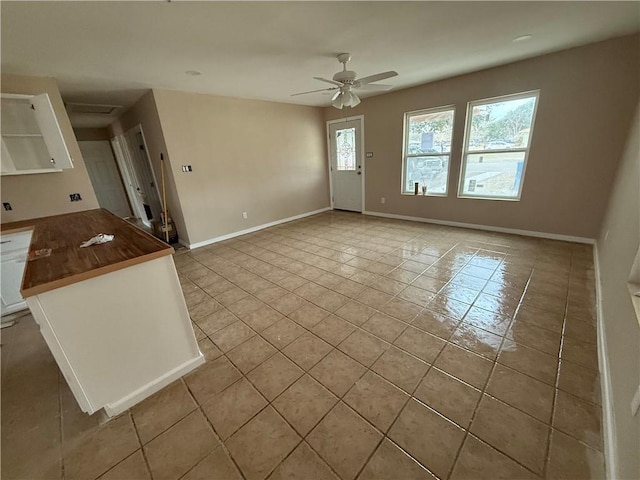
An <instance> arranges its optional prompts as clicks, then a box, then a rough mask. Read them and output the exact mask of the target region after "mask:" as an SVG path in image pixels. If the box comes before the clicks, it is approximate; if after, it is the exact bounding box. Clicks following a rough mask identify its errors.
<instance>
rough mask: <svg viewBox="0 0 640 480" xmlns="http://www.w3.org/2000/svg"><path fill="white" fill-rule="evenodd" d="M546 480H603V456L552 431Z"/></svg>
mask: <svg viewBox="0 0 640 480" xmlns="http://www.w3.org/2000/svg"><path fill="white" fill-rule="evenodd" d="M547 478H549V479H567V480H568V479H571V480H582V479H585V478H590V479H594V480H595V479H598V480H604V479H605V478H607V477H606V474H605V464H604V455H603V454H602V452H599V451H597V450H594V449H593V448H590V447H588V446H586V445H585V444H583V443H581V442H579V441H578V440H576V439H575V438H572V437H570V436H568V435H565V434H564V433H562V432H560V431H558V430H555V429H554V430H552V432H551V447H550V448H549V465H548V467H547Z"/></svg>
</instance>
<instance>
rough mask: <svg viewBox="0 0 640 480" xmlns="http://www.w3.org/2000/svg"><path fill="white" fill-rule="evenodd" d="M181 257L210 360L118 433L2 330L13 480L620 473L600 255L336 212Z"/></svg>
mask: <svg viewBox="0 0 640 480" xmlns="http://www.w3.org/2000/svg"><path fill="white" fill-rule="evenodd" d="M174 258H175V263H176V266H177V268H178V271H179V276H180V279H181V282H182V286H183V290H184V294H185V299H186V302H187V304H188V307H189V311H190V313H191V317H192V319H193V322H194V329H195V332H196V336H197V338H198V341H199V344H200V348H201V350H202V352H203V353H204V354H205V355H206V358H207V363H206V364H205V365H203V366H202V367H200V368H199V369H197V370H196V371H194V372H192V373H191V374H189V375H187V376H185V377H184V378H182V379H181V380H179V381H177V382H175V383H174V384H172V385H170V386H168V387H166V388H165V389H164V390H162V391H160V392H159V393H157V394H156V395H154V396H152V397H150V398H148V399H147V400H145V401H144V402H142V403H140V404H138V405H137V406H135V407H134V408H132V409H131V410H130V411H128V412H126V413H124V414H122V415H120V416H119V417H117V418H115V419H112V420H110V421H108V422H105V418H104V417H102V416H101V415H99V414H96V415H93V416H87V415H85V414H83V413H82V412H80V411H79V409H78V407H77V405H76V403H75V401H74V399H73V396H72V394H71V392H70V391H69V389H68V387H67V386H66V384H65V382H64V380H63V378H62V376H61V375H60V373H59V371H58V369H57V366H56V364H55V362H54V360H53V358H52V357H51V355H50V353H49V351H48V350H47V348H46V345H45V344H44V342H43V341H42V338H41V337H40V335H39V332H38V330H37V327H36V325H35V323H34V322H33V321H32V320H31V319H30V318H29V317H26V318H24V319H23V320H22V321H21V322H20V323H19V324H18V325H16V326H14V327H11V328H7V329H4V330H2V478H3V479H7V480H8V479H36V478H46V479H49V478H51V479H61V478H64V479H84V480H87V479H88V480H90V479H95V478H100V479H120V480H133V479H149V478H154V479H178V478H183V479H225V480H226V479H241V478H245V479H247V480H259V479H264V478H269V479H273V480H275V479H285V478H286V479H294V478H295V479H303V480H307V479H336V478H341V479H345V480H351V479H355V478H358V479H362V480H365V479H405V478H406V479H432V478H440V479H463V478H468V479H484V478H486V479H499V478H504V479H529V478H580V479H586V478H603V477H604V465H603V463H604V461H603V455H602V449H603V443H602V433H601V412H600V410H601V408H600V392H599V378H598V364H597V353H596V329H595V324H596V317H595V293H594V279H593V260H592V252H591V248H590V247H588V246H585V245H578V244H571V243H565V242H557V241H548V240H541V239H533V238H525V237H518V236H510V235H503V234H495V233H487V232H480V231H472V230H465V229H456V228H449V227H440V226H434V225H425V224H417V223H411V222H403V221H394V220H387V219H380V218H375V217H368V216H362V215H358V214H351V213H345V212H329V213H325V214H321V215H317V216H314V217H311V218H307V219H303V220H300V221H296V222H292V223H287V224H284V225H281V226H277V227H273V228H270V229H267V230H263V231H261V232H257V233H253V234H250V235H245V236H242V237H238V238H235V239H232V240H229V241H225V242H221V243H218V244H215V245H211V246H209V247H204V248H200V249H198V250H195V251H193V252H186V253H179V254H176V256H175V257H174Z"/></svg>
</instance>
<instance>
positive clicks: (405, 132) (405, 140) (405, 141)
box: [400, 105, 456, 197]
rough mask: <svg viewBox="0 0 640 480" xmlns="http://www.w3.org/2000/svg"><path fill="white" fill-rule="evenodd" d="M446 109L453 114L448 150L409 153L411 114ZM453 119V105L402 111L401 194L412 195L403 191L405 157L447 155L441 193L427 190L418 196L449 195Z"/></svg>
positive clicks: (412, 193)
mask: <svg viewBox="0 0 640 480" xmlns="http://www.w3.org/2000/svg"><path fill="white" fill-rule="evenodd" d="M446 111H451V112H452V114H453V118H452V120H451V140H450V142H449V151H448V152H446V153H445V152H440V153H439V154H435V153H416V154H409V153H408V152H409V120H410V119H411V117H412V116H417V115H424V114H429V113H440V112H446ZM455 121H456V107H455V105H445V106H441V107H433V108H423V109H420V110H412V111H410V112H405V113H404V122H403V129H402V175H401V179H400V181H401V184H400V194H401V195H414V196H415V193H414V192H408V191H405V189H404V187H405V185H406V177H407V159H408V158H410V157H442V156H443V155H448V156H449V161H448V162H447V183H446V185H445V191H444V192H443V193H431V192H429V191H427V194H426V195H422V194H421V193H419V195H420V196H426V197H448V196H449V181H450V178H449V175H450V173H451V151H452V150H451V147H452V144H453V131H454V128H455Z"/></svg>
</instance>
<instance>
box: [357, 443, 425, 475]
mask: <svg viewBox="0 0 640 480" xmlns="http://www.w3.org/2000/svg"><path fill="white" fill-rule="evenodd" d="M435 478H436V477H434V476H433V475H431V473H429V472H428V471H427V470H425V469H424V467H422V465H420V464H419V463H418V462H416V461H415V460H414V459H413V458H411V457H410V456H409V455H407V454H406V453H405V452H403V451H402V450H401V449H400V448H398V447H397V446H396V445H395V444H394V443H393V442H391V441H389V439H387V438H385V439H384V440H383V441H382V443H381V444H380V446H379V447H378V449H377V450H376V453H374V454H373V456H372V457H371V459H370V460H369V462H368V463H367V465H366V466H365V467H364V470H362V473H361V474H360V475H359V476H358V480H390V479H397V480H435Z"/></svg>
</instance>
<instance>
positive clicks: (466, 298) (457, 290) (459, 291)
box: [438, 283, 480, 305]
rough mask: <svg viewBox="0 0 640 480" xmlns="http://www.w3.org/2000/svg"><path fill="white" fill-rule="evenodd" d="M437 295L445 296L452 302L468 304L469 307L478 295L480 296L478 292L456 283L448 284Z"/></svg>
mask: <svg viewBox="0 0 640 480" xmlns="http://www.w3.org/2000/svg"><path fill="white" fill-rule="evenodd" d="M438 293H439V294H440V295H445V296H447V297H449V298H451V299H453V300H457V301H459V302H464V303H468V304H469V305H471V304H472V303H473V302H474V300H475V299H476V298H477V297H478V295H480V291H479V290H476V289H473V288H468V287H465V286H463V285H460V284H458V283H449V284H448V285H447V286H446V287H444V288H443V289H442V290H440V291H439V292H438Z"/></svg>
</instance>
